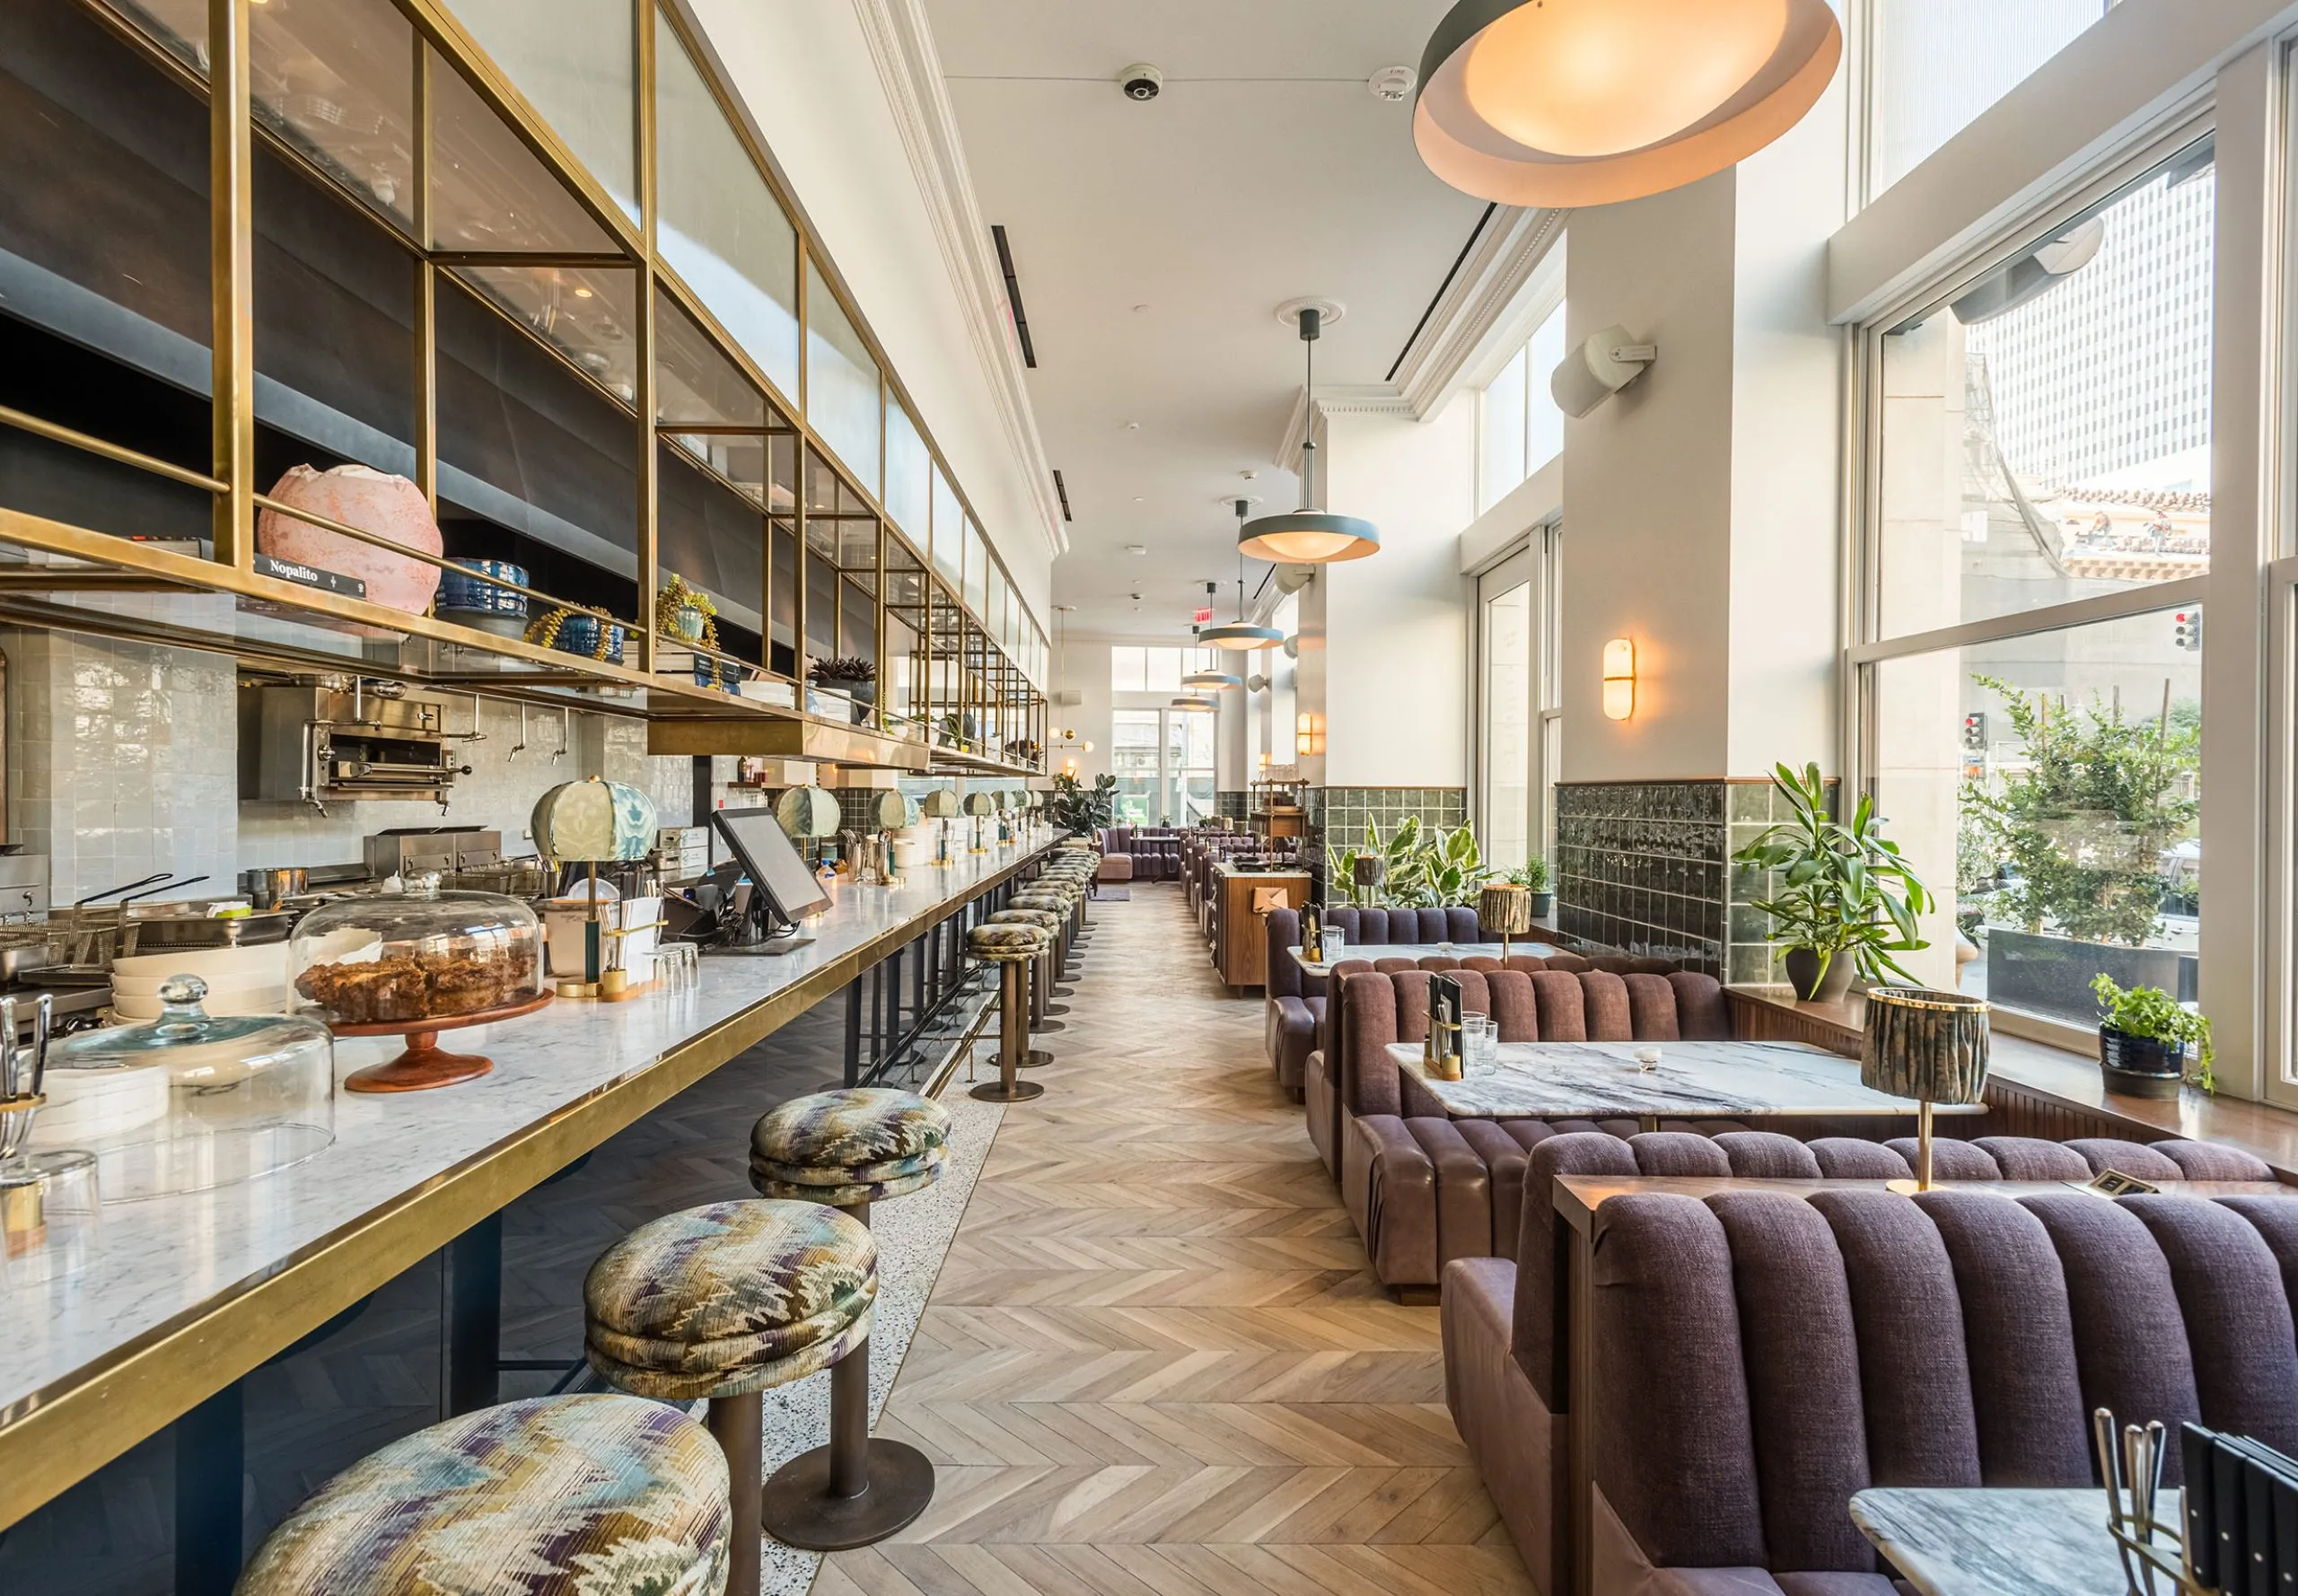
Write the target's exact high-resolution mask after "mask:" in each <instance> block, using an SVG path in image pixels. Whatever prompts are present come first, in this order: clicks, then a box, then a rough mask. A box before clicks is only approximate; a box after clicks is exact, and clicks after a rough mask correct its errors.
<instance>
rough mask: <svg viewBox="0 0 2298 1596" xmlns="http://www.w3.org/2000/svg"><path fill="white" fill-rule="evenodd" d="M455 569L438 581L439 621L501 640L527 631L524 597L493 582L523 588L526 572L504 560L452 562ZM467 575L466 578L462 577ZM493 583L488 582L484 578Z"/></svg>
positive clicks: (524, 569)
mask: <svg viewBox="0 0 2298 1596" xmlns="http://www.w3.org/2000/svg"><path fill="white" fill-rule="evenodd" d="M451 563H452V564H453V565H454V566H458V567H459V569H456V570H453V571H447V572H443V573H442V574H441V575H440V578H439V599H438V614H439V618H440V619H441V620H451V621H453V622H455V623H457V624H458V625H460V626H466V627H478V629H479V630H480V631H482V632H493V633H495V634H496V636H501V637H516V636H520V635H521V634H522V633H523V632H524V631H525V630H526V629H527V595H526V594H524V593H522V592H516V591H514V590H513V589H512V588H508V587H498V586H496V582H510V583H517V584H518V586H520V587H524V586H526V585H527V568H526V567H525V566H514V565H513V564H512V563H511V562H510V561H508V560H455V561H452V562H451ZM466 572H468V573H469V574H465V573H466ZM490 577H491V578H494V579H495V580H493V581H489V580H487V579H488V578H490Z"/></svg>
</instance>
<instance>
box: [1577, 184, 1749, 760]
mask: <svg viewBox="0 0 2298 1596" xmlns="http://www.w3.org/2000/svg"><path fill="white" fill-rule="evenodd" d="M1737 178H1738V174H1737V173H1735V172H1732V171H1723V172H1719V173H1717V174H1716V175H1715V176H1714V177H1712V178H1708V179H1706V180H1703V181H1701V182H1697V183H1694V184H1692V185H1690V186H1689V187H1688V188H1683V189H1675V190H1673V191H1672V192H1670V193H1666V194H1655V195H1653V196H1652V197H1650V198H1648V199H1638V200H1631V201H1629V202H1627V204H1624V205H1611V206H1599V207H1596V208H1594V209H1590V210H1583V211H1580V212H1577V213H1575V214H1574V216H1573V218H1572V253H1571V257H1570V259H1568V260H1567V262H1566V267H1565V270H1566V289H1565V321H1566V347H1567V348H1577V347H1578V346H1580V344H1581V343H1582V342H1583V340H1584V339H1586V338H1588V337H1589V336H1590V335H1591V334H1592V333H1594V332H1595V331H1596V330H1597V329H1600V328H1603V327H1608V326H1610V325H1612V324H1614V323H1618V325H1620V326H1622V327H1625V328H1627V330H1628V331H1629V333H1630V334H1632V335H1633V336H1634V337H1636V338H1639V339H1643V340H1645V341H1647V342H1650V343H1653V344H1656V345H1658V346H1659V351H1660V353H1659V358H1658V359H1657V360H1655V361H1654V362H1653V364H1652V366H1651V368H1650V369H1649V370H1648V371H1646V372H1645V374H1644V375H1643V376H1642V377H1640V378H1638V379H1637V380H1636V381H1635V382H1633V383H1631V384H1630V385H1629V386H1628V387H1627V388H1626V389H1623V390H1621V391H1620V392H1619V393H1618V394H1617V395H1615V396H1614V397H1613V398H1612V399H1610V400H1609V401H1608V402H1607V403H1605V404H1603V405H1602V406H1601V407H1599V408H1597V409H1596V410H1595V411H1594V412H1592V414H1591V415H1589V416H1588V417H1585V418H1584V419H1582V420H1577V421H1571V420H1567V421H1566V423H1565V427H1564V538H1565V562H1564V625H1563V641H1562V654H1563V671H1562V674H1563V683H1562V687H1563V705H1564V761H1563V763H1564V768H1563V772H1562V775H1563V779H1565V780H1566V781H1663V780H1671V779H1681V778H1688V777H1696V776H1720V775H1722V774H1723V767H1724V749H1725V740H1726V737H1727V734H1728V727H1729V724H1730V720H1729V713H1730V706H1729V702H1728V697H1727V695H1728V692H1729V686H1730V679H1729V673H1728V671H1727V670H1726V669H1725V663H1726V661H1727V658H1728V651H1729V647H1730V640H1731V630H1730V608H1729V605H1728V602H1727V597H1728V594H1729V593H1730V591H1731V581H1732V536H1731V506H1732V391H1733V384H1732V268H1733V251H1732V217H1733V215H1734V212H1735V209H1736V206H1735V199H1736V184H1737ZM1613 637H1627V638H1629V639H1631V640H1633V641H1634V642H1635V644H1636V668H1637V672H1638V677H1639V680H1638V682H1637V687H1636V715H1635V718H1633V719H1632V720H1627V721H1609V720H1606V719H1605V718H1604V716H1603V711H1602V701H1601V661H1602V651H1603V645H1604V643H1605V641H1606V640H1607V639H1609V638H1613Z"/></svg>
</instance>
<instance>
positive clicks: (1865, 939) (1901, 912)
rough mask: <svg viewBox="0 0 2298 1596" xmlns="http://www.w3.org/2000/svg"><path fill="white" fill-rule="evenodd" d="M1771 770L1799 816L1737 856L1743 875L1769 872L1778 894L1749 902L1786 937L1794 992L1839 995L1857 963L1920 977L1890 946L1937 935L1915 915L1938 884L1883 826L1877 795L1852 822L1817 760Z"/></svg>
mask: <svg viewBox="0 0 2298 1596" xmlns="http://www.w3.org/2000/svg"><path fill="white" fill-rule="evenodd" d="M1771 779H1772V785H1773V786H1775V787H1776V789H1777V790H1778V791H1779V792H1780V794H1782V795H1784V796H1785V798H1786V800H1787V802H1788V807H1789V808H1790V809H1791V810H1792V811H1794V818H1793V819H1792V820H1782V821H1780V822H1779V823H1778V824H1776V825H1774V826H1769V827H1767V828H1766V829H1764V831H1763V832H1762V834H1761V835H1760V836H1759V837H1757V838H1756V839H1755V840H1754V841H1753V842H1751V843H1750V844H1748V846H1746V847H1743V848H1741V850H1740V851H1739V852H1738V853H1736V854H1734V855H1732V863H1733V864H1737V865H1738V866H1739V867H1740V873H1741V878H1742V879H1743V880H1744V879H1746V878H1747V877H1748V876H1750V875H1752V874H1753V873H1755V872H1757V871H1759V870H1760V871H1768V872H1770V873H1772V876H1773V880H1774V881H1776V886H1775V887H1774V888H1773V890H1772V895H1771V896H1770V897H1769V898H1762V899H1754V900H1752V907H1753V908H1758V909H1760V910H1762V911H1763V913H1765V914H1766V915H1768V916H1770V917H1771V923H1772V931H1773V935H1774V937H1775V939H1776V940H1777V941H1779V942H1783V943H1786V944H1787V978H1788V980H1789V981H1790V982H1791V983H1792V984H1793V985H1794V988H1795V995H1796V997H1797V999H1798V1000H1800V1001H1802V1002H1804V1003H1811V1002H1813V1001H1819V1002H1826V1001H1828V1000H1829V999H1831V998H1837V997H1840V996H1842V995H1843V994H1844V991H1845V989H1846V987H1849V986H1850V985H1851V978H1852V976H1853V975H1854V974H1855V973H1856V974H1858V975H1861V976H1864V978H1866V979H1868V980H1869V981H1880V980H1882V979H1883V978H1885V977H1887V976H1888V977H1890V978H1894V979H1897V980H1900V981H1904V982H1907V983H1908V984H1909V985H1916V984H1917V983H1916V981H1915V978H1914V977H1912V976H1910V975H1908V973H1907V971H1906V970H1904V969H1900V968H1899V963H1898V961H1897V960H1894V959H1893V958H1892V957H1891V955H1892V954H1894V953H1911V952H1914V951H1917V950H1918V949H1922V948H1927V947H1929V946H1930V945H1931V944H1930V943H1928V942H1927V941H1925V939H1924V938H1922V937H1920V936H1918V935H1916V924H1915V922H1916V916H1917V915H1920V914H1923V913H1925V912H1926V911H1927V910H1928V909H1929V908H1931V905H1932V898H1931V893H1930V890H1929V889H1927V888H1925V886H1924V884H1923V881H1922V880H1921V878H1919V877H1918V876H1916V873H1915V872H1914V870H1913V869H1911V868H1910V867H1909V866H1908V863H1907V861H1906V860H1905V859H1903V858H1901V857H1900V856H1899V845H1898V844H1897V843H1895V842H1892V841H1891V840H1890V838H1888V837H1885V836H1884V835H1883V832H1882V821H1881V819H1880V818H1879V817H1878V816H1877V815H1876V813H1875V805H1874V802H1873V800H1872V799H1868V798H1862V799H1860V801H1859V804H1858V807H1857V808H1856V809H1855V810H1854V811H1853V812H1852V818H1851V820H1850V821H1849V822H1848V823H1846V822H1844V821H1840V820H1836V819H1835V818H1834V817H1833V816H1831V815H1830V814H1829V812H1828V789H1827V783H1826V781H1825V780H1824V779H1823V778H1822V777H1821V776H1820V767H1818V766H1817V765H1807V766H1805V767H1803V769H1802V771H1801V772H1798V771H1795V770H1794V769H1791V768H1790V767H1787V766H1785V765H1780V766H1777V767H1775V768H1774V769H1773V771H1772V777H1771Z"/></svg>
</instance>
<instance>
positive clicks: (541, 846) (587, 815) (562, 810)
mask: <svg viewBox="0 0 2298 1596" xmlns="http://www.w3.org/2000/svg"><path fill="white" fill-rule="evenodd" d="M655 818H656V817H655V812H654V801H653V799H652V798H649V797H648V796H647V795H646V794H645V793H644V792H641V791H640V790H639V789H638V788H636V787H633V786H627V785H624V784H622V783H621V782H612V781H602V780H601V779H600V778H599V777H597V776H592V777H590V778H589V779H588V780H585V781H570V782H562V783H560V784H559V785H557V786H555V787H553V788H551V789H550V790H549V791H548V792H547V793H545V794H543V795H542V796H541V797H539V798H538V799H536V800H535V807H534V812H533V813H532V814H531V815H530V816H529V817H528V825H529V827H530V828H531V829H532V830H533V832H534V839H535V849H536V851H537V852H538V853H539V854H541V855H542V856H543V857H544V858H546V859H548V860H549V861H550V863H551V864H581V865H584V866H586V867H587V887H586V890H585V892H584V894H583V896H584V898H585V899H586V900H587V903H588V908H589V913H588V915H587V916H586V917H585V918H584V921H583V978H582V979H581V980H580V981H574V980H567V981H564V982H562V983H560V986H559V995H560V996H562V997H593V996H601V995H605V996H616V995H620V994H621V993H622V992H623V991H624V990H626V989H627V986H628V980H629V977H628V972H627V970H608V969H606V943H607V938H608V934H609V933H608V931H607V928H606V925H605V924H604V923H603V921H602V919H601V916H600V914H599V866H600V865H601V864H629V863H632V862H634V861H636V860H639V859H644V858H645V857H646V855H647V854H648V852H649V851H651V850H652V849H653V846H654V834H655V824H654V822H655ZM616 934H617V935H620V934H621V933H616ZM602 987H605V988H610V990H604V991H602V990H601V989H602Z"/></svg>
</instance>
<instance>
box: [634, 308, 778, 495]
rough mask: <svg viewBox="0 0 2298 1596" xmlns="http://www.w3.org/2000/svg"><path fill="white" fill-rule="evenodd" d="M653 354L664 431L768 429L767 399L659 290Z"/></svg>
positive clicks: (657, 401)
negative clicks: (683, 426) (689, 427)
mask: <svg viewBox="0 0 2298 1596" xmlns="http://www.w3.org/2000/svg"><path fill="white" fill-rule="evenodd" d="M654 352H655V364H654V381H655V390H656V394H655V413H656V415H657V416H658V417H659V418H660V420H661V423H662V426H663V427H664V429H665V430H669V431H676V430H677V429H678V427H679V425H680V424H681V423H685V424H688V425H697V426H754V427H757V428H759V429H760V430H761V431H763V430H764V429H765V428H766V426H767V424H768V421H767V418H768V414H769V412H768V410H767V403H766V396H765V395H764V394H762V393H760V392H759V390H757V389H756V388H755V387H753V386H751V384H750V380H749V379H748V378H747V377H744V376H743V375H742V373H741V368H740V367H739V366H737V365H735V364H734V363H733V362H732V360H731V359H729V358H727V356H726V354H725V352H724V350H722V349H720V348H719V347H718V346H717V344H716V343H715V341H714V340H713V339H712V338H710V337H709V335H708V334H706V333H705V332H704V331H703V330H702V328H701V326H700V325H699V324H698V323H697V322H696V320H694V318H693V317H691V316H689V315H688V314H687V313H686V311H684V310H682V309H680V305H679V303H678V301H676V300H674V299H672V298H671V296H670V295H669V294H664V293H662V291H661V290H660V289H657V290H656V291H655V294H654ZM776 419H777V420H778V419H779V418H778V417H776ZM759 480H761V481H763V480H764V478H763V477H761V478H759Z"/></svg>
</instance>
